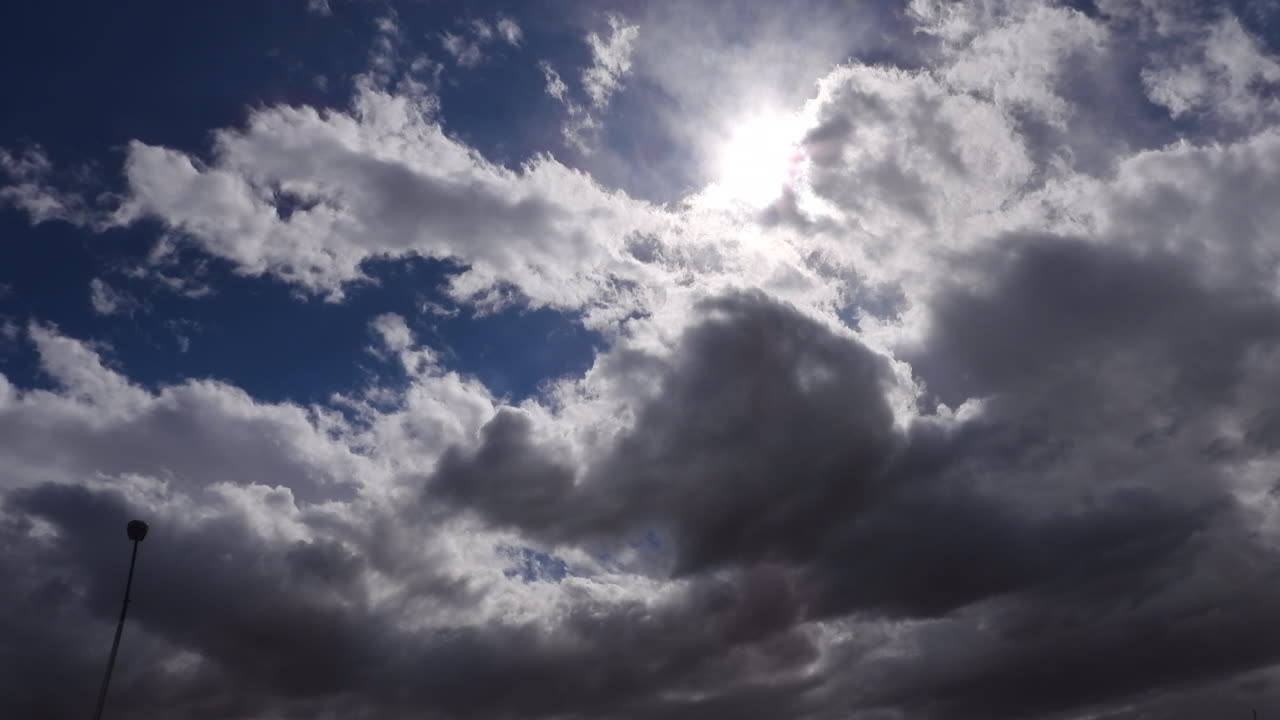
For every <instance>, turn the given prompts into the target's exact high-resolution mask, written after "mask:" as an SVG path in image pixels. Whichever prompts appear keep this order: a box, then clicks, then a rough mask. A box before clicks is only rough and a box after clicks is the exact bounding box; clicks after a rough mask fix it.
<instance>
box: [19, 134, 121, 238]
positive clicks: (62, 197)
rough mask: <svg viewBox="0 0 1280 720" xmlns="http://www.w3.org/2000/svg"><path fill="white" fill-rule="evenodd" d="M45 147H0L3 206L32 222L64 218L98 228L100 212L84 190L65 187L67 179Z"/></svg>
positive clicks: (63, 219)
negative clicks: (19, 148) (3, 180)
mask: <svg viewBox="0 0 1280 720" xmlns="http://www.w3.org/2000/svg"><path fill="white" fill-rule="evenodd" d="M58 175H59V173H57V172H56V171H55V169H54V166H53V163H52V161H50V160H49V156H48V155H47V154H46V153H45V151H44V149H43V148H41V147H40V146H38V145H35V146H30V147H27V148H25V149H24V150H22V151H20V152H18V153H14V152H11V151H9V150H6V149H4V148H0V178H4V179H6V180H7V182H6V184H4V185H3V186H0V206H9V207H14V208H17V209H18V210H21V211H23V212H25V213H26V214H27V217H28V218H30V220H31V222H32V224H35V225H38V224H40V223H44V222H48V221H50V220H61V221H64V222H68V223H71V224H73V225H83V226H88V227H99V226H100V225H101V220H100V218H99V216H98V213H97V212H95V209H94V208H93V207H92V205H91V203H90V202H88V201H87V200H86V199H85V198H84V196H83V194H82V193H80V192H76V191H72V190H67V189H64V188H63V187H62V186H63V185H65V184H66V182H67V179H66V178H60V177H58Z"/></svg>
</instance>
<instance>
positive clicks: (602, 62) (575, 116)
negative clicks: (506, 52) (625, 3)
mask: <svg viewBox="0 0 1280 720" xmlns="http://www.w3.org/2000/svg"><path fill="white" fill-rule="evenodd" d="M607 22H608V24H609V32H608V35H601V34H599V33H595V32H590V33H587V36H586V38H585V40H586V44H587V47H588V48H590V50H591V65H590V66H588V67H586V68H584V69H583V70H582V74H581V84H582V91H583V93H585V94H586V99H585V101H584V102H578V101H577V100H575V99H573V98H572V97H571V96H570V95H569V88H568V86H567V85H566V84H565V82H564V80H562V79H561V77H560V75H559V73H557V72H556V70H555V69H554V68H553V67H552V66H551V64H550V63H548V62H547V61H546V60H543V61H541V62H540V63H539V64H538V67H539V68H540V69H541V70H542V74H543V77H544V78H546V83H547V94H548V95H550V96H551V97H553V98H555V99H556V100H559V101H560V102H561V104H563V105H564V107H565V113H566V114H567V115H568V117H567V118H566V119H565V122H564V125H563V127H562V128H561V133H562V135H563V136H564V139H565V142H567V143H568V144H569V145H570V146H571V147H573V148H575V149H576V150H578V152H580V153H583V154H584V155H585V154H590V153H592V152H593V151H594V149H595V146H596V144H597V142H598V140H597V138H596V136H597V134H598V133H599V131H600V127H601V121H600V115H601V114H602V113H603V112H605V111H606V110H607V109H608V107H609V101H610V100H611V99H612V98H613V95H614V93H616V92H618V91H619V90H620V89H622V86H623V79H624V78H625V77H626V76H627V75H628V74H629V73H630V72H631V53H632V46H633V45H634V43H635V41H636V38H637V37H638V36H639V34H640V27H639V26H638V25H634V24H630V23H628V22H627V21H626V19H625V18H623V17H622V16H621V15H617V14H610V15H609V16H608V18H607Z"/></svg>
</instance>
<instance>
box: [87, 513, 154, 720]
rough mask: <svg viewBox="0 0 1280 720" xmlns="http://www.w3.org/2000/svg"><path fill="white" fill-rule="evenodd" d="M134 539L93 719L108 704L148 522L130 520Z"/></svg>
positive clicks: (127, 530) (131, 537) (97, 718)
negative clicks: (118, 613) (108, 687)
mask: <svg viewBox="0 0 1280 720" xmlns="http://www.w3.org/2000/svg"><path fill="white" fill-rule="evenodd" d="M124 530H125V532H126V533H127V534H128V535H129V539H130V540H132V541H133V554H132V555H131V556H130V557H129V577H128V578H127V579H126V580H125V581H124V605H122V606H121V607H120V622H118V623H116V637H115V639H114V640H112V641H111V655H109V656H108V657H107V672H106V673H105V674H104V675H103V676H102V689H101V690H99V691H98V709H97V711H95V712H94V713H93V720H100V719H101V718H102V708H103V707H105V706H106V704H107V686H108V685H110V684H111V669H112V668H113V667H114V666H115V664H116V651H117V650H119V649H120V633H122V632H124V616H125V613H127V612H129V589H130V588H131V587H132V586H133V566H134V565H135V564H137V562H138V543H140V542H142V539H143V538H145V537H146V536H147V524H146V523H144V522H142V521H141V520H130V521H129V524H128V525H126V526H125V528H124Z"/></svg>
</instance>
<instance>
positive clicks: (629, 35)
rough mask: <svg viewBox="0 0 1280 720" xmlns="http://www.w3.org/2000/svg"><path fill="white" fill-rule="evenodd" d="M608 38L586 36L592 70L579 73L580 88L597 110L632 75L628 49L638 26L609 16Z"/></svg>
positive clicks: (595, 35) (614, 16)
mask: <svg viewBox="0 0 1280 720" xmlns="http://www.w3.org/2000/svg"><path fill="white" fill-rule="evenodd" d="M608 21H609V34H608V35H607V36H604V35H600V34H597V33H589V34H588V35H587V46H588V47H590V48H591V67H589V68H586V69H585V70H583V71H582V88H583V90H584V91H586V93H587V97H588V98H590V100H591V106H592V107H594V108H596V109H597V110H599V109H601V108H604V107H605V106H606V105H608V104H609V98H611V97H613V94H614V93H615V92H617V91H618V90H619V89H620V88H621V87H622V80H623V78H624V77H626V76H627V74H628V73H629V72H631V46H632V45H633V44H634V43H635V40H636V36H637V35H639V34H640V28H639V26H637V25H631V24H628V23H627V22H626V20H625V19H624V18H622V17H621V16H620V15H610V16H609V18H608Z"/></svg>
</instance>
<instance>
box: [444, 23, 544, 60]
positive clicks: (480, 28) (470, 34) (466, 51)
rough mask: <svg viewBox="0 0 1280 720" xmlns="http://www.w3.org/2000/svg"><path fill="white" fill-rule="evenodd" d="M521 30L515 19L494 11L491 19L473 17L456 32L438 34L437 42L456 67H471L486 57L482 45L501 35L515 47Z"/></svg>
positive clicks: (500, 37)
mask: <svg viewBox="0 0 1280 720" xmlns="http://www.w3.org/2000/svg"><path fill="white" fill-rule="evenodd" d="M523 38H524V33H523V31H521V29H520V26H519V25H518V24H517V23H516V21H515V20H512V19H511V18H510V17H507V16H506V15H498V16H497V17H496V18H495V19H494V20H493V21H492V22H490V21H488V20H484V19H481V18H475V19H473V20H472V21H471V22H470V23H468V24H466V25H465V26H463V27H462V28H461V29H460V30H459V32H457V33H452V32H444V33H441V34H440V44H441V46H443V47H444V50H445V52H447V53H448V54H449V55H450V56H451V57H452V58H453V60H454V62H455V63H457V64H458V65H459V66H460V67H464V68H474V67H477V66H479V65H481V64H483V63H484V62H485V61H486V60H488V59H489V58H488V56H487V55H485V53H484V48H485V47H486V46H488V45H489V44H491V43H493V42H494V41H495V40H498V39H501V40H503V41H504V42H506V43H507V44H508V45H511V46H512V47H519V46H520V42H521V40H522V39H523Z"/></svg>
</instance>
